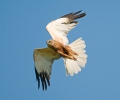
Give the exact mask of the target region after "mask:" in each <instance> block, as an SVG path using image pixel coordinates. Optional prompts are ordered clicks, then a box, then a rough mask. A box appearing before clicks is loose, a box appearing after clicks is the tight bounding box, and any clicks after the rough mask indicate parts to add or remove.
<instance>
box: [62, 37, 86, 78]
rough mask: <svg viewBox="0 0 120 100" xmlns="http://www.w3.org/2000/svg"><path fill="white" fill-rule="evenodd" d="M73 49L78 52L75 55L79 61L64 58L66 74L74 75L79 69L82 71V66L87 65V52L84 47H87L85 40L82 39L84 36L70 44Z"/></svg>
mask: <svg viewBox="0 0 120 100" xmlns="http://www.w3.org/2000/svg"><path fill="white" fill-rule="evenodd" d="M69 46H70V47H71V49H72V50H73V51H74V52H76V53H77V54H78V56H77V55H75V56H74V57H75V58H77V61H74V60H71V59H68V58H63V60H64V64H65V68H66V75H71V76H73V75H74V74H77V73H78V72H79V71H81V68H83V67H85V64H86V62H87V54H85V53H86V51H85V50H84V48H85V47H86V45H85V41H83V40H82V38H79V39H77V40H76V41H74V42H73V43H71V44H70V45H69Z"/></svg>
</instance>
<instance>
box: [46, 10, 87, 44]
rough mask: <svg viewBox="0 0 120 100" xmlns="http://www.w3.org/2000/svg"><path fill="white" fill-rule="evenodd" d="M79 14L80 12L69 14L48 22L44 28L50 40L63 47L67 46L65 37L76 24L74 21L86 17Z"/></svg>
mask: <svg viewBox="0 0 120 100" xmlns="http://www.w3.org/2000/svg"><path fill="white" fill-rule="evenodd" d="M80 12H81V11H78V12H75V13H69V14H66V15H64V16H62V17H61V18H59V19H57V20H54V21H52V22H50V23H49V24H48V25H47V26H46V29H47V30H48V32H49V33H50V35H51V36H52V38H53V39H54V40H57V41H58V42H60V43H62V44H64V45H68V43H69V41H68V39H67V37H66V36H67V34H68V32H69V31H70V30H72V29H73V28H74V27H75V26H76V25H77V24H78V22H77V21H74V20H76V19H78V18H81V17H84V16H85V15H86V14H85V13H82V14H79V13H80Z"/></svg>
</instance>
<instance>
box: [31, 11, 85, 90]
mask: <svg viewBox="0 0 120 100" xmlns="http://www.w3.org/2000/svg"><path fill="white" fill-rule="evenodd" d="M81 11H82V10H80V11H77V12H72V13H69V14H66V15H63V16H62V17H60V18H58V19H56V20H53V21H51V22H50V23H48V24H47V26H46V29H47V31H48V32H49V34H50V35H51V37H52V39H50V40H47V41H46V44H47V47H46V48H36V49H34V52H33V59H34V68H35V75H36V80H37V82H38V89H39V88H40V84H42V89H43V90H47V87H48V86H50V75H51V73H52V64H53V63H54V61H55V60H58V59H60V58H63V61H64V65H65V69H66V75H67V76H68V75H70V76H73V75H74V74H77V73H78V72H80V71H81V68H84V67H85V64H86V62H87V54H86V50H85V47H86V44H85V41H84V40H83V39H82V38H78V39H77V40H75V41H74V42H72V43H71V44H69V41H68V38H67V35H68V32H69V31H70V30H72V29H73V28H74V27H75V26H76V25H77V24H78V21H76V19H79V18H82V17H84V16H85V15H86V13H81Z"/></svg>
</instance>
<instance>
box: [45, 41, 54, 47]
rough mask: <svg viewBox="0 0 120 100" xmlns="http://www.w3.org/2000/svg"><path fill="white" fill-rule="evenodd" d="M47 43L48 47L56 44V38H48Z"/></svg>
mask: <svg viewBox="0 0 120 100" xmlns="http://www.w3.org/2000/svg"><path fill="white" fill-rule="evenodd" d="M46 44H47V45H48V47H53V46H54V40H48V41H47V42H46Z"/></svg>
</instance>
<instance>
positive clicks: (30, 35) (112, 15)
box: [0, 0, 120, 100]
mask: <svg viewBox="0 0 120 100" xmlns="http://www.w3.org/2000/svg"><path fill="white" fill-rule="evenodd" d="M78 10H82V12H86V14H87V15H86V16H85V17H84V18H81V19H79V22H80V23H79V24H78V25H77V27H76V28H74V29H73V30H72V31H70V32H69V34H68V39H69V41H70V43H71V42H73V41H74V40H76V39H78V38H79V37H82V38H83V40H85V42H86V46H87V47H86V51H87V52H86V53H87V54H88V61H87V64H86V67H85V68H83V69H82V71H81V72H80V73H78V74H77V75H74V76H72V77H71V76H66V73H65V67H64V63H63V59H59V60H57V61H55V63H54V64H53V67H52V75H51V79H50V82H51V86H50V87H48V89H47V91H42V88H40V89H39V90H38V88H37V82H36V77H35V72H34V62H33V50H34V49H35V48H43V47H46V46H47V45H46V41H47V40H48V39H51V36H50V35H49V33H48V32H47V31H46V29H45V27H46V25H47V24H48V23H49V22H50V21H52V20H55V19H57V18H59V17H61V16H62V15H64V14H67V13H70V12H75V11H78ZM65 99H66V100H120V0H109V1H108V0H96V1H95V0H87V1H85V0H51V1H50V0H0V100H65Z"/></svg>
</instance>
